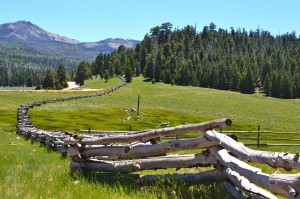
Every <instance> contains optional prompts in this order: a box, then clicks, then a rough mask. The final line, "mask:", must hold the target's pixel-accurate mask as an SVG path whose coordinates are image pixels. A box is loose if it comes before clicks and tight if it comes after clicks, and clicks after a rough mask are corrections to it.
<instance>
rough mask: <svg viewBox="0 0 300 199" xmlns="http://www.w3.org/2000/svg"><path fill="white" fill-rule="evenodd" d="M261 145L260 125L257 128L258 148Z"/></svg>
mask: <svg viewBox="0 0 300 199" xmlns="http://www.w3.org/2000/svg"><path fill="white" fill-rule="evenodd" d="M259 145H260V124H259V125H258V126H257V147H258V148H259Z"/></svg>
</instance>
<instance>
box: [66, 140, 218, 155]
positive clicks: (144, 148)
mask: <svg viewBox="0 0 300 199" xmlns="http://www.w3.org/2000/svg"><path fill="white" fill-rule="evenodd" d="M216 145H218V143H217V142H214V141H210V140H207V139H206V138H205V137H200V138H193V139H186V140H173V141H169V142H165V143H160V144H153V145H145V144H140V145H132V146H131V145H125V146H104V145H102V146H99V147H97V148H94V147H92V148H85V149H80V150H81V151H82V150H83V151H82V152H81V153H79V151H78V150H77V152H75V151H74V148H70V149H69V150H70V152H69V155H70V156H73V155H77V154H80V156H81V157H82V158H83V159H87V158H90V157H95V156H108V157H107V159H111V160H114V159H128V158H143V157H154V156H162V155H165V154H166V153H167V152H171V151H180V150H189V149H204V148H208V147H211V146H216ZM72 154H73V155H72Z"/></svg>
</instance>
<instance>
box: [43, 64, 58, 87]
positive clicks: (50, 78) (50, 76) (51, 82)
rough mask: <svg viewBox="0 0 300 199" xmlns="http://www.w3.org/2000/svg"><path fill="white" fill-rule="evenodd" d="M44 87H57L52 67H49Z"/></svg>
mask: <svg viewBox="0 0 300 199" xmlns="http://www.w3.org/2000/svg"><path fill="white" fill-rule="evenodd" d="M43 88H44V89H55V76H54V73H53V72H52V70H51V69H50V68H48V69H47V71H46V74H45V77H44V80H43Z"/></svg>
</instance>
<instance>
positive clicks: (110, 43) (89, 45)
mask: <svg viewBox="0 0 300 199" xmlns="http://www.w3.org/2000/svg"><path fill="white" fill-rule="evenodd" d="M138 43H140V41H138V40H133V39H120V38H116V39H112V38H108V39H105V40H102V41H98V42H82V43H79V44H77V46H78V47H79V48H81V49H85V50H93V51H97V52H104V53H111V52H113V51H114V50H116V49H118V47H119V46H120V45H124V46H125V47H126V48H134V47H135V46H136V45H137V44H138Z"/></svg>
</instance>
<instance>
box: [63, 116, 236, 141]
mask: <svg viewBox="0 0 300 199" xmlns="http://www.w3.org/2000/svg"><path fill="white" fill-rule="evenodd" d="M229 125H231V120H230V119H219V120H214V121H210V122H203V123H198V124H189V125H183V126H176V127H168V128H163V129H154V130H150V131H148V132H142V133H135V134H132V135H131V134H128V135H118V136H116V137H107V138H106V137H103V138H95V139H82V140H69V139H66V140H65V144H79V143H81V144H86V145H95V144H107V143H116V142H127V143H130V142H134V141H140V142H143V141H146V140H150V139H152V138H156V137H163V136H168V135H177V134H181V133H185V132H191V131H194V132H204V131H206V130H209V129H212V128H221V127H225V126H229Z"/></svg>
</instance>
